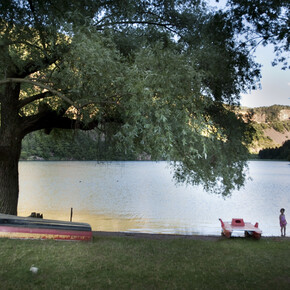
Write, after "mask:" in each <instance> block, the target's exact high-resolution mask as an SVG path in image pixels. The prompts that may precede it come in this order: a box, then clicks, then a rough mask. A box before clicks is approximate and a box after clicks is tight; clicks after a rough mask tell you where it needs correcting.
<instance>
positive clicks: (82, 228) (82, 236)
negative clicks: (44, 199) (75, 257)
mask: <svg viewBox="0 0 290 290" xmlns="http://www.w3.org/2000/svg"><path fill="white" fill-rule="evenodd" d="M0 237H1V238H15V239H41V240H46V239H53V240H74V241H90V240H91V239H92V229H91V226H90V225H89V224H86V223H75V222H66V221H57V220H46V219H39V218H31V217H18V216H13V215H5V214H0Z"/></svg>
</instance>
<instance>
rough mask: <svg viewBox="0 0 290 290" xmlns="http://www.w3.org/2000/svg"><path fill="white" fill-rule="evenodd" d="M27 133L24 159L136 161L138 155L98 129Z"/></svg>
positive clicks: (22, 158) (22, 155) (23, 151)
mask: <svg viewBox="0 0 290 290" xmlns="http://www.w3.org/2000/svg"><path fill="white" fill-rule="evenodd" d="M53 131H54V132H53V133H52V134H50V135H47V134H45V133H44V132H42V131H37V132H33V133H31V134H29V135H27V136H26V137H25V138H24V140H23V142H22V150H21V157H20V159H21V160H50V161H53V160H135V159H137V158H138V156H135V155H134V154H132V153H130V152H126V150H125V148H122V147H121V146H116V144H114V143H113V142H112V141H110V140H107V139H105V138H104V137H103V136H101V135H100V134H98V133H96V132H82V131H73V132H72V131H71V130H53Z"/></svg>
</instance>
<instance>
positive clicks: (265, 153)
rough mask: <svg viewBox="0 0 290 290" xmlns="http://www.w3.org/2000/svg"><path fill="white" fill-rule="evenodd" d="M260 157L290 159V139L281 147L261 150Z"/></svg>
mask: <svg viewBox="0 0 290 290" xmlns="http://www.w3.org/2000/svg"><path fill="white" fill-rule="evenodd" d="M259 158H260V159H281V160H288V161H290V140H287V141H285V142H284V143H283V145H282V146H281V147H276V148H267V149H263V150H260V152H259Z"/></svg>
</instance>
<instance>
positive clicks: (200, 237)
mask: <svg viewBox="0 0 290 290" xmlns="http://www.w3.org/2000/svg"><path fill="white" fill-rule="evenodd" d="M93 237H126V238H137V239H150V240H174V239H186V240H199V241H219V240H228V238H226V237H224V236H221V235H208V236H206V235H177V234H149V233H141V232H138V233H130V232H105V231H93ZM241 238H242V239H245V238H244V237H232V239H241ZM261 240H272V241H276V240H277V241H283V240H285V241H290V237H289V236H286V237H281V236H262V237H261Z"/></svg>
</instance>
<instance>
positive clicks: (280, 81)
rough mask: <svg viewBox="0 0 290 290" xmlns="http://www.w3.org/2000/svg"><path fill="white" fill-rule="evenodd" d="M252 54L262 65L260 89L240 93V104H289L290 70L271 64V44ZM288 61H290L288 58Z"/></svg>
mask: <svg viewBox="0 0 290 290" xmlns="http://www.w3.org/2000/svg"><path fill="white" fill-rule="evenodd" d="M225 3H226V0H220V1H219V3H216V1H215V0H209V4H210V5H211V6H219V7H222V6H223V5H224V4H225ZM254 56H255V57H256V58H255V60H256V62H258V63H260V64H261V65H262V68H261V75H262V79H261V89H258V90H252V91H250V92H248V93H247V94H242V98H241V100H240V102H241V105H242V106H246V107H250V108H253V107H262V106H272V105H275V104H277V105H288V106H290V70H289V69H288V70H282V69H281V65H280V66H279V65H278V66H275V67H273V66H272V64H271V63H272V61H273V60H274V51H273V46H272V45H269V46H267V47H263V46H261V47H258V48H257V49H256V51H255V52H254ZM288 56H289V54H288ZM288 62H289V63H290V59H289V60H288Z"/></svg>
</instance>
